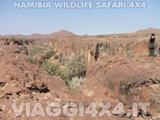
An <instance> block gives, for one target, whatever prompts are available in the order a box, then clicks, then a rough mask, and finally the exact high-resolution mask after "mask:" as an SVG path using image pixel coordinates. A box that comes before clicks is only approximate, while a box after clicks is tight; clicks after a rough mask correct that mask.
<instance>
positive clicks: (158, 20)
mask: <svg viewBox="0 0 160 120" xmlns="http://www.w3.org/2000/svg"><path fill="white" fill-rule="evenodd" d="M16 1H22V0H16ZM23 1H26V0H23ZM28 1H29V0H28ZM30 1H31V0H30ZM44 1H45V0H44ZM52 1H54V0H52ZM74 1H76V0H74ZM86 1H89V0H86ZM92 1H95V0H92ZM104 1H105V0H104ZM106 1H107V0H106ZM110 1H111V0H110ZM114 1H118V0H114ZM119 1H120V0H119ZM123 1H125V0H123ZM129 1H130V0H129ZM132 1H134V0H132ZM135 1H136V0H135ZM139 1H140V0H139ZM143 1H145V2H146V3H147V7H146V8H142V9H58V10H57V9H15V8H14V5H13V3H14V1H13V0H0V34H19V33H20V34H32V33H52V32H55V31H58V30H61V29H66V30H69V31H72V32H74V33H76V34H108V33H124V32H133V31H136V30H138V29H144V28H149V27H154V28H160V0H143Z"/></svg>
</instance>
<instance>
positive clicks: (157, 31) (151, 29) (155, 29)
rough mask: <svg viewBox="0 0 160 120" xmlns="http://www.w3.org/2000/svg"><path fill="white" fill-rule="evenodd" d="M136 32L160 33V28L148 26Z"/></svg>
mask: <svg viewBox="0 0 160 120" xmlns="http://www.w3.org/2000/svg"><path fill="white" fill-rule="evenodd" d="M136 33H160V29H157V28H148V29H142V30H138V31H136Z"/></svg>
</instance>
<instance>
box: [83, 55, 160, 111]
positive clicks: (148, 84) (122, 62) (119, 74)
mask: <svg viewBox="0 0 160 120" xmlns="http://www.w3.org/2000/svg"><path fill="white" fill-rule="evenodd" d="M159 61H160V57H155V58H152V57H141V58H121V57H112V58H105V59H104V60H100V61H99V62H97V63H96V64H95V65H93V66H92V67H91V68H90V70H88V81H86V83H85V84H91V83H92V84H94V85H93V86H95V83H100V84H101V85H102V86H104V87H106V88H109V89H110V90H111V91H112V92H113V93H114V95H115V96H116V98H118V99H119V100H120V101H121V102H123V103H125V104H127V105H128V106H132V105H133V103H134V102H148V103H150V105H151V106H150V108H151V110H153V111H155V110H156V111H157V112H158V111H159V106H158V101H159V97H158V96H159V95H158V93H157V92H158V89H159V88H160V83H159V82H160V81H159V79H160V75H159V70H160V65H159V63H160V62H159ZM95 66H97V67H95ZM93 75H94V77H91V76H93ZM101 88H102V87H101ZM155 89H157V92H156V93H155ZM156 95H157V96H156ZM153 96H154V97H153ZM152 114H154V112H152Z"/></svg>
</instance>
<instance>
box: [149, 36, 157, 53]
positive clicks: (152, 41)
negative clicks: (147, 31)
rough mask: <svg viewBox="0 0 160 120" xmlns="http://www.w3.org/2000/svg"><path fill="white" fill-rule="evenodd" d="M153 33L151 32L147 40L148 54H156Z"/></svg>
mask: <svg viewBox="0 0 160 120" xmlns="http://www.w3.org/2000/svg"><path fill="white" fill-rule="evenodd" d="M155 39H156V38H155V34H154V33H152V34H151V37H150V40H149V56H156V43H155Z"/></svg>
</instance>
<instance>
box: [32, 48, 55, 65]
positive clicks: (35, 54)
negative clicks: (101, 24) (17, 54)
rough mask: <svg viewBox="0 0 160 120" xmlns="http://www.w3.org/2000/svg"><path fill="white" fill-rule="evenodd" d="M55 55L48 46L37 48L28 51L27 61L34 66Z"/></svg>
mask: <svg viewBox="0 0 160 120" xmlns="http://www.w3.org/2000/svg"><path fill="white" fill-rule="evenodd" d="M54 54H55V52H54V50H52V49H51V48H50V47H48V46H37V47H33V48H31V49H30V50H29V61H30V62H31V63H34V64H42V63H43V62H44V61H45V60H46V59H49V58H51V57H52V56H53V55H54Z"/></svg>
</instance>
